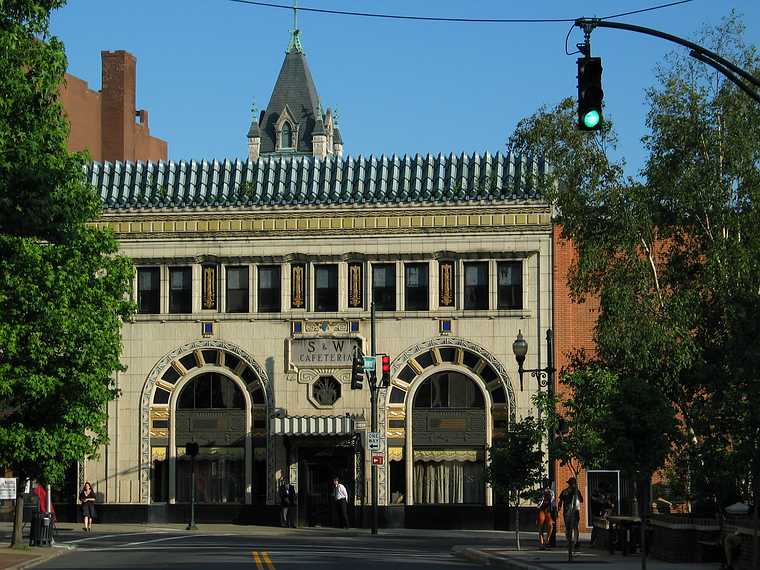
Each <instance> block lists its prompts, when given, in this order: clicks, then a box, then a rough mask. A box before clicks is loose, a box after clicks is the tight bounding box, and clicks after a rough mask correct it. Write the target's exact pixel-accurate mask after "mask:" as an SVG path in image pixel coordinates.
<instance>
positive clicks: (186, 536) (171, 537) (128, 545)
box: [124, 534, 208, 548]
mask: <svg viewBox="0 0 760 570" xmlns="http://www.w3.org/2000/svg"><path fill="white" fill-rule="evenodd" d="M203 536H208V535H198V534H183V535H180V536H169V537H167V538H154V539H151V540H142V541H140V542H128V543H127V544H125V545H124V548H127V547H130V546H138V545H140V544H150V543H152V542H165V541H167V540H180V539H183V538H201V537H203Z"/></svg>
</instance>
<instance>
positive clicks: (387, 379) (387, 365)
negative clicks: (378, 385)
mask: <svg viewBox="0 0 760 570" xmlns="http://www.w3.org/2000/svg"><path fill="white" fill-rule="evenodd" d="M380 362H381V363H382V371H383V375H382V385H383V386H389V385H390V383H391V357H390V356H388V355H387V354H383V355H381V361H380Z"/></svg>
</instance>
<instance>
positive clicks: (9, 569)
mask: <svg viewBox="0 0 760 570" xmlns="http://www.w3.org/2000/svg"><path fill="white" fill-rule="evenodd" d="M65 552H68V551H67V550H66V549H63V548H47V547H35V548H29V549H28V550H21V549H15V548H8V547H5V546H3V547H0V570H20V569H21V568H31V567H32V566H37V564H42V563H43V562H47V561H48V560H50V559H51V558H55V557H56V556H60V555H61V554H63V553H65Z"/></svg>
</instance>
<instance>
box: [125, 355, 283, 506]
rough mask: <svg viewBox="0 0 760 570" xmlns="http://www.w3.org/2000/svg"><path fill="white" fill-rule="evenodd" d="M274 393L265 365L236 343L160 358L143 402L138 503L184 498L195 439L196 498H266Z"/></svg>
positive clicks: (225, 500) (223, 500) (222, 500)
mask: <svg viewBox="0 0 760 570" xmlns="http://www.w3.org/2000/svg"><path fill="white" fill-rule="evenodd" d="M271 397H272V396H271V390H270V389H269V380H268V378H267V376H266V373H265V372H264V370H263V369H262V368H261V366H259V364H258V363H257V362H256V361H255V360H253V359H252V358H251V357H250V356H249V355H248V354H247V353H245V352H244V351H243V350H241V349H240V348H239V347H237V346H235V345H231V344H229V343H226V342H221V341H214V340H203V341H196V342H194V343H190V344H188V345H185V346H182V347H180V348H178V349H176V350H174V351H172V352H171V353H169V354H167V355H165V356H164V357H163V358H162V359H161V360H160V361H159V362H158V363H157V364H156V365H155V366H154V368H153V370H151V373H150V375H149V376H148V379H147V381H146V383H145V386H144V388H143V394H142V400H141V403H142V410H141V412H142V413H141V426H140V428H141V442H140V443H141V466H140V477H141V479H140V500H141V502H143V503H151V502H152V503H174V502H177V501H179V502H183V501H184V500H187V498H188V497H189V469H190V467H189V461H188V459H187V458H186V456H185V445H186V443H188V442H190V441H194V442H196V443H198V444H199V445H200V448H201V453H200V454H199V456H198V458H197V460H196V461H197V464H196V468H197V469H198V470H199V471H198V472H197V473H198V476H199V477H200V478H201V479H199V486H198V491H199V499H200V500H201V502H208V503H246V504H251V503H253V502H269V503H271V502H272V501H273V497H274V489H273V488H271V485H269V481H270V480H271V479H272V475H273V473H271V472H272V470H273V468H274V467H273V463H272V462H267V457H271V455H272V453H271V452H272V443H271V438H270V437H268V425H267V424H268V422H267V421H266V420H267V410H268V409H271ZM204 473H206V475H204ZM204 477H205V478H204ZM186 479H187V481H186ZM201 491H203V493H201ZM185 495H187V497H186V496H185Z"/></svg>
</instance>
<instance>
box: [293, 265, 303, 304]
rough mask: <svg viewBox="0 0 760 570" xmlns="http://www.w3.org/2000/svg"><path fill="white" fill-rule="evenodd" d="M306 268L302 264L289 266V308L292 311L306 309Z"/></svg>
mask: <svg viewBox="0 0 760 570" xmlns="http://www.w3.org/2000/svg"><path fill="white" fill-rule="evenodd" d="M305 277H306V266H305V265H304V264H303V263H294V264H293V265H291V266H290V281H291V286H290V306H291V308H293V309H305V308H306V294H305V291H306V287H305V282H306V279H305Z"/></svg>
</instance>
